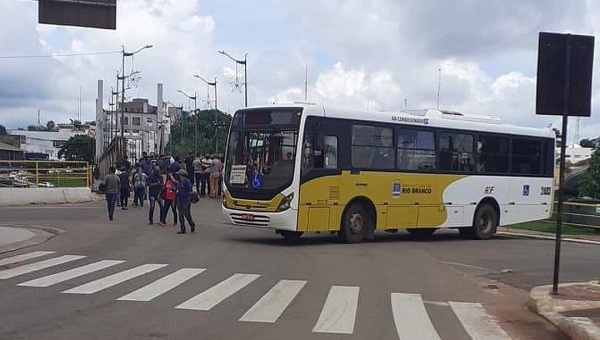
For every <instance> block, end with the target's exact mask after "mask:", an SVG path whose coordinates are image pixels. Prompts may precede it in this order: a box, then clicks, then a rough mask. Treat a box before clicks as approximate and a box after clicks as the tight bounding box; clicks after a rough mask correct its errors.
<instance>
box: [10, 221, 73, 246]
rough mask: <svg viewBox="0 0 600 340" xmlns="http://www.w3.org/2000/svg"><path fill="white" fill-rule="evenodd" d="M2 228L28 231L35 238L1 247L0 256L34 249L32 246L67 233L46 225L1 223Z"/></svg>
mask: <svg viewBox="0 0 600 340" xmlns="http://www.w3.org/2000/svg"><path fill="white" fill-rule="evenodd" d="M0 227H7V228H21V229H27V230H29V231H31V232H32V233H34V236H33V237H31V238H29V239H27V240H24V241H19V242H15V243H11V244H7V245H4V246H1V247H0V254H4V253H8V252H11V251H15V250H19V249H23V248H27V247H32V246H35V245H38V244H42V243H44V242H46V241H48V240H49V239H51V238H53V237H54V236H56V235H60V234H63V233H65V231H64V230H62V229H58V228H53V227H49V226H44V225H25V224H18V223H0Z"/></svg>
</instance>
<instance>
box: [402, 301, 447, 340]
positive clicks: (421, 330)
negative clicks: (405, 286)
mask: <svg viewBox="0 0 600 340" xmlns="http://www.w3.org/2000/svg"><path fill="white" fill-rule="evenodd" d="M391 300H392V314H393V317H394V324H395V325H396V332H397V333H398V337H399V338H400V339H401V340H441V338H440V336H439V335H438V333H437V331H436V330H435V328H434V327H433V324H432V323H431V319H430V318H429V315H428V314H427V311H426V310H425V305H424V304H423V299H422V298H421V295H419V294H402V293H392V299H391Z"/></svg>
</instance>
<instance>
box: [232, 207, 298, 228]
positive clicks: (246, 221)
mask: <svg viewBox="0 0 600 340" xmlns="http://www.w3.org/2000/svg"><path fill="white" fill-rule="evenodd" d="M221 212H222V214H223V222H224V223H225V224H229V225H235V226H243V227H254V228H266V229H274V230H289V231H296V226H297V222H298V210H295V209H288V210H286V211H281V212H252V211H242V210H234V209H229V208H225V207H222V210H221Z"/></svg>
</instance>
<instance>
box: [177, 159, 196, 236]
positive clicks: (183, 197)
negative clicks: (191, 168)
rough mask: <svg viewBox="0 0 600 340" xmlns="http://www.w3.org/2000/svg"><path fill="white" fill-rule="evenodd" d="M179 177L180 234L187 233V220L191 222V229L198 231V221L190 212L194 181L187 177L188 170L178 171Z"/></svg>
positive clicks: (178, 207)
mask: <svg viewBox="0 0 600 340" xmlns="http://www.w3.org/2000/svg"><path fill="white" fill-rule="evenodd" d="M178 174H179V179H178V180H177V210H178V211H179V223H180V224H179V226H180V230H179V231H178V232H177V233H178V234H185V220H187V221H188V223H189V224H190V231H191V232H192V233H193V232H194V231H196V223H194V221H193V220H192V215H191V214H190V205H191V204H192V202H191V198H190V195H191V193H192V183H191V182H190V180H189V179H187V171H185V170H183V169H181V170H179V172H178Z"/></svg>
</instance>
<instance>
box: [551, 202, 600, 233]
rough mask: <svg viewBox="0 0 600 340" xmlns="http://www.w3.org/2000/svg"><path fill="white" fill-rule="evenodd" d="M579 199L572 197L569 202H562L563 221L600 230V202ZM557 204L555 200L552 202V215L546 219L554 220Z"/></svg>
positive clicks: (575, 225)
mask: <svg viewBox="0 0 600 340" xmlns="http://www.w3.org/2000/svg"><path fill="white" fill-rule="evenodd" d="M581 201H582V200H580V199H574V200H573V201H571V202H569V201H567V202H564V207H563V214H562V216H563V218H562V221H563V223H564V224H566V225H570V226H573V227H578V228H590V229H597V230H600V203H595V202H594V203H586V202H581ZM557 204H558V203H557V202H554V209H553V212H552V217H551V218H550V219H549V220H548V221H550V222H556V215H557V214H556V211H557V209H556V205H557Z"/></svg>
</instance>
